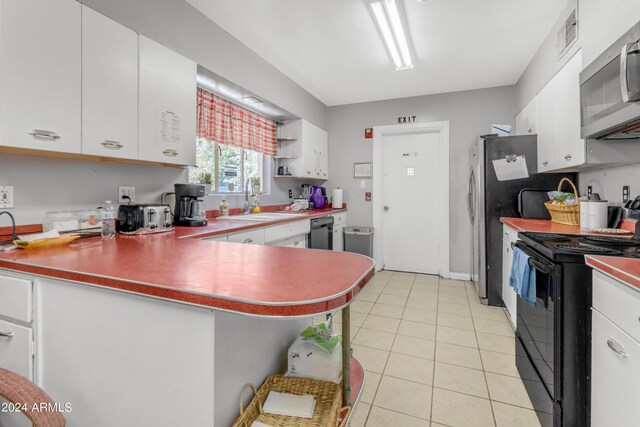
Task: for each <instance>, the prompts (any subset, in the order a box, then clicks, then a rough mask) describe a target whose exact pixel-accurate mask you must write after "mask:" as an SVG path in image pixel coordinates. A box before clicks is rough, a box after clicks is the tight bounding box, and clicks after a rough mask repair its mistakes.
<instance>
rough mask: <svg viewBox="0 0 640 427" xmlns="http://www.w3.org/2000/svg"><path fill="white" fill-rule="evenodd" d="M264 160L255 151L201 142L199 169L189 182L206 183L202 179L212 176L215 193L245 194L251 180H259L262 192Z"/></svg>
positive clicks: (198, 153)
mask: <svg viewBox="0 0 640 427" xmlns="http://www.w3.org/2000/svg"><path fill="white" fill-rule="evenodd" d="M265 157H266V156H265V155H263V154H262V153H258V152H256V151H252V150H247V149H244V148H239V147H234V146H231V145H224V144H218V143H215V142H212V141H208V140H206V139H204V138H198V139H197V141H196V163H197V165H198V169H191V170H190V171H189V182H192V183H199V182H203V179H202V178H203V175H204V174H205V173H206V174H211V177H212V181H211V184H212V186H211V191H212V192H213V193H242V192H244V185H245V183H246V181H247V179H248V178H254V177H259V178H260V185H261V191H265V185H264V184H265V180H264V177H265V175H266V174H265V173H264V170H265V167H264V166H265Z"/></svg>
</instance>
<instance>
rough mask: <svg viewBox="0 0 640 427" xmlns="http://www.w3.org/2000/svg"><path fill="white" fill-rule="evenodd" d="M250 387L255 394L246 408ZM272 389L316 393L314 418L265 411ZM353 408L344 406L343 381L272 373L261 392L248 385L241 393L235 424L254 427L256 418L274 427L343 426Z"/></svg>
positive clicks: (234, 426) (240, 426) (237, 426)
mask: <svg viewBox="0 0 640 427" xmlns="http://www.w3.org/2000/svg"><path fill="white" fill-rule="evenodd" d="M248 389H252V390H253V392H254V396H253V399H251V402H250V403H249V405H248V406H247V407H246V408H244V394H245V392H246V391H247V390H248ZM271 390H273V391H277V392H281V393H290V394H297V395H305V394H311V395H313V397H314V398H315V399H316V406H315V409H314V410H313V418H301V417H291V416H286V415H276V414H267V413H265V412H264V411H263V410H262V405H263V404H264V402H265V400H267V396H268V395H269V392H270V391H271ZM345 410H346V413H345ZM349 410H350V407H342V386H341V385H340V384H336V383H333V382H330V381H319V380H313V379H311V378H295V377H285V376H283V375H272V376H270V377H269V378H267V380H266V381H265V382H264V384H262V387H260V389H259V390H257V391H256V389H255V387H254V386H253V385H251V384H247V385H245V386H244V388H243V389H242V393H241V394H240V417H238V419H237V420H236V422H235V423H233V427H250V426H251V424H252V423H253V422H254V421H259V422H261V423H264V424H267V425H270V426H273V427H285V426H287V427H336V426H339V427H342V426H343V425H344V422H345V421H346V420H347V418H348V411H349ZM341 414H342V417H341ZM340 420H342V421H340Z"/></svg>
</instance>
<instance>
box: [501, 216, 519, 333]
mask: <svg viewBox="0 0 640 427" xmlns="http://www.w3.org/2000/svg"><path fill="white" fill-rule="evenodd" d="M503 230H504V231H503V235H502V300H503V301H504V305H505V307H506V308H507V311H508V312H509V319H510V320H511V324H512V326H513V327H514V328H515V326H516V318H517V317H516V316H517V307H518V295H517V294H516V292H515V291H514V290H513V289H512V288H511V286H509V276H510V275H511V262H512V259H513V253H512V252H513V246H512V245H514V244H515V243H516V241H517V240H518V233H517V232H516V231H514V230H512V229H511V228H509V227H507V226H506V225H505V226H503Z"/></svg>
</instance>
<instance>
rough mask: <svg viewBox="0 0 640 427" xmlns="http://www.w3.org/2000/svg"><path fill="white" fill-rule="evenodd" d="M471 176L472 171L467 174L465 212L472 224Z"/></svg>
mask: <svg viewBox="0 0 640 427" xmlns="http://www.w3.org/2000/svg"><path fill="white" fill-rule="evenodd" d="M472 176H473V169H471V172H469V180H468V181H467V211H468V212H469V219H470V220H471V223H472V224H473V210H472V209H471V177H472Z"/></svg>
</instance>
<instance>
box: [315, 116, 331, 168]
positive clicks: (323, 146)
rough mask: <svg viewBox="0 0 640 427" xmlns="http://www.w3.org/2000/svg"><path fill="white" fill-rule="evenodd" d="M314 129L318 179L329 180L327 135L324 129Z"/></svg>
mask: <svg viewBox="0 0 640 427" xmlns="http://www.w3.org/2000/svg"><path fill="white" fill-rule="evenodd" d="M316 129H317V133H316V144H317V149H318V177H319V178H321V179H329V134H328V133H327V131H326V130H324V129H321V128H316Z"/></svg>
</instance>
